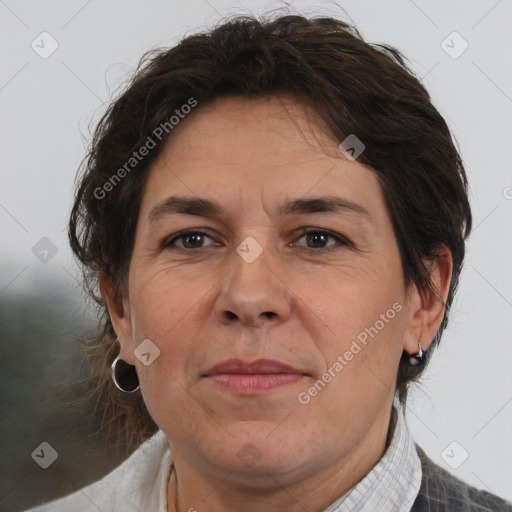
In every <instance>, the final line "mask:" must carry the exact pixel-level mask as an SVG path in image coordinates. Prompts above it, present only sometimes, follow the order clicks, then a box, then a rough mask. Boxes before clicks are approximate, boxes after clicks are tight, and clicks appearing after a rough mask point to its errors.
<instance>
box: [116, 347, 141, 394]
mask: <svg viewBox="0 0 512 512" xmlns="http://www.w3.org/2000/svg"><path fill="white" fill-rule="evenodd" d="M111 370H112V380H113V381H114V384H115V386H116V388H117V389H119V390H120V391H122V392H123V393H135V391H137V390H138V389H139V387H140V386H139V378H138V377H137V371H136V370H135V366H133V365H131V364H128V363H127V362H126V361H123V360H122V359H121V358H120V355H118V356H117V357H116V358H115V359H114V362H113V363H112V366H111Z"/></svg>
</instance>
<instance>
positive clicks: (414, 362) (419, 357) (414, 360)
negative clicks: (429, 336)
mask: <svg viewBox="0 0 512 512" xmlns="http://www.w3.org/2000/svg"><path fill="white" fill-rule="evenodd" d="M418 348H419V350H418V353H417V354H414V355H413V356H411V357H410V358H409V364H410V365H411V366H418V365H419V364H421V363H422V362H423V350H422V349H421V343H418Z"/></svg>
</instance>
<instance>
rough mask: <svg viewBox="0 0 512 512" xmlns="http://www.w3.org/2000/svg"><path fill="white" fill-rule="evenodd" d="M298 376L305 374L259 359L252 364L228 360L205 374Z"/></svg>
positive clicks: (286, 365)
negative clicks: (284, 374)
mask: <svg viewBox="0 0 512 512" xmlns="http://www.w3.org/2000/svg"><path fill="white" fill-rule="evenodd" d="M283 373H286V374H297V375H305V373H304V372H302V371H301V370H298V369H297V368H294V367H293V366H290V365H288V364H285V363H282V362H280V361H275V360H272V359H257V360H256V361H252V362H251V363H246V362H244V361H242V360H241V359H227V360H226V361H222V362H221V363H218V364H216V365H214V366H212V367H211V368H210V369H209V370H208V371H207V372H206V374H205V377H209V376H211V375H220V374H235V375H272V374H283Z"/></svg>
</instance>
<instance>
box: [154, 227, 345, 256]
mask: <svg viewBox="0 0 512 512" xmlns="http://www.w3.org/2000/svg"><path fill="white" fill-rule="evenodd" d="M311 233H316V234H321V235H325V236H327V237H331V238H335V239H336V240H337V241H338V243H339V244H340V245H341V247H353V244H352V243H351V242H350V241H349V240H347V239H346V238H345V237H343V236H341V235H338V234H334V233H332V232H331V231H327V230H325V229H320V228H310V229H307V230H305V231H302V232H301V233H300V236H299V237H298V240H300V239H301V238H303V237H304V236H306V235H309V234H311ZM191 235H200V236H206V237H208V238H212V237H211V236H209V235H208V234H207V233H205V232H204V231H200V230H197V229H190V230H185V231H180V232H179V233H177V234H176V235H174V236H173V237H172V238H170V239H167V240H165V241H164V242H163V244H162V249H178V250H180V251H185V252H192V251H199V250H201V249H206V247H196V248H192V249H187V248H183V247H176V246H174V247H173V245H174V243H175V242H176V240H180V239H183V238H185V237H187V236H191ZM212 240H213V239H212ZM340 245H338V246H337V245H331V246H328V247H320V248H316V249H315V248H312V247H303V246H299V247H301V249H306V250H311V251H313V252H316V253H324V252H331V251H335V250H339V249H340V248H341V247H340Z"/></svg>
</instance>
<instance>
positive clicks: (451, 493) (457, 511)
mask: <svg viewBox="0 0 512 512" xmlns="http://www.w3.org/2000/svg"><path fill="white" fill-rule="evenodd" d="M416 450H417V452H418V455H419V458H420V461H421V469H422V473H423V475H422V479H421V488H420V491H419V494H418V496H417V498H416V501H415V502H414V505H413V507H412V508H411V512H512V503H510V502H507V501H505V500H504V499H502V498H499V497H498V496H495V495H494V494H491V493H489V492H487V491H483V490H479V489H477V488H476V487H472V486H471V485H469V484H467V483H465V482H463V481H462V480H460V479H459V478H457V477H455V476H453V475H452V474H450V473H449V472H448V471H446V470H445V469H443V468H442V467H441V466H439V465H437V464H436V463H435V462H433V461H432V460H431V459H429V457H428V456H427V455H426V453H425V452H424V451H423V449H422V448H421V447H420V446H418V445H416Z"/></svg>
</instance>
